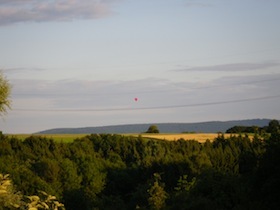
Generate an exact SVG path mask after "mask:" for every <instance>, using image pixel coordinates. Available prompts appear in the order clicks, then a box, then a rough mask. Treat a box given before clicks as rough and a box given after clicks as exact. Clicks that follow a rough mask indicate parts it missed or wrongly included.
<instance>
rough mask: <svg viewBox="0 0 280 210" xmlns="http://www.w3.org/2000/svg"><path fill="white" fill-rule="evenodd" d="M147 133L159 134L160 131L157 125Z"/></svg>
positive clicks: (151, 127)
mask: <svg viewBox="0 0 280 210" xmlns="http://www.w3.org/2000/svg"><path fill="white" fill-rule="evenodd" d="M146 133H159V129H158V127H157V126H156V125H151V126H150V127H149V128H148V130H147V131H146Z"/></svg>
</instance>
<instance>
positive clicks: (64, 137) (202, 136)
mask: <svg viewBox="0 0 280 210" xmlns="http://www.w3.org/2000/svg"><path fill="white" fill-rule="evenodd" d="M86 135H87V134H14V135H9V136H14V137H16V138H18V139H21V140H24V139H25V138H27V137H29V136H42V137H46V138H52V139H53V140H54V141H56V142H64V143H69V142H73V141H74V139H77V138H82V137H84V136H86ZM121 135H124V136H135V137H137V136H139V135H141V136H142V137H144V138H151V139H161V140H167V141H176V140H178V139H185V140H196V141H199V142H201V143H203V142H205V141H206V140H207V139H209V140H210V141H213V140H214V139H215V138H216V137H217V136H218V134H217V133H178V134H173V133H172V134H171V133H166V134H164V133H159V134H148V133H141V134H139V133H138V134H137V133H132V134H121ZM230 135H231V134H224V136H225V137H229V136H230Z"/></svg>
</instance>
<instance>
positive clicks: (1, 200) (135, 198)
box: [0, 120, 280, 210]
mask: <svg viewBox="0 0 280 210" xmlns="http://www.w3.org/2000/svg"><path fill="white" fill-rule="evenodd" d="M267 131H269V133H265V135H263V133H262V134H260V133H258V132H256V133H255V135H254V137H253V139H250V138H249V137H248V136H246V135H245V136H244V135H239V136H238V135H233V136H231V137H229V138H225V137H224V135H223V134H222V133H220V134H217V138H215V140H214V141H206V142H205V143H199V142H197V141H195V140H185V139H180V140H177V141H165V140H155V139H149V138H143V137H142V136H141V135H139V136H138V137H132V136H122V135H114V134H91V135H87V136H84V137H82V138H78V139H76V140H74V141H73V142H71V143H63V142H57V141H54V140H53V139H48V138H45V137H40V136H32V135H31V136H29V137H27V138H26V139H24V140H19V139H17V138H16V137H10V136H9V137H8V136H6V135H3V134H1V135H0V173H1V174H0V209H30V210H35V209H47V208H49V209H67V210H80V209H83V210H93V209H100V210H103V209H105V210H106V209H119V210H126V209H127V210H130V209H143V210H147V209H167V210H173V209H174V210H188V209H190V210H195V209H208V210H212V209H213V210H214V209H215V210H223V209H233V210H243V209H244V210H245V209H254V210H258V209H262V210H263V209H278V208H279V205H280V199H279V198H280V191H279V189H280V178H279V177H280V165H279V163H280V126H279V122H278V121H277V120H272V121H271V122H270V123H269V125H268V129H267ZM5 187H6V188H5ZM8 187H9V190H8ZM4 189H5V190H6V191H5V190H4ZM40 193H41V194H43V195H45V196H48V195H52V196H49V197H48V198H50V199H49V200H48V202H49V201H50V200H51V198H53V199H54V200H53V204H56V205H54V206H55V207H50V206H49V207H44V205H45V204H46V203H47V201H46V200H47V199H46V198H45V200H44V201H46V202H41V205H37V206H36V207H30V205H31V203H32V202H33V203H34V202H35V201H36V202H37V203H38V200H39V199H42V196H37V195H39V194H40ZM32 196H33V197H32ZM54 196H55V197H54ZM27 198H28V199H29V203H28V202H25V201H24V199H27ZM36 199H37V200H36ZM36 202H35V203H36ZM49 203H50V202H49ZM58 204H59V205H58Z"/></svg>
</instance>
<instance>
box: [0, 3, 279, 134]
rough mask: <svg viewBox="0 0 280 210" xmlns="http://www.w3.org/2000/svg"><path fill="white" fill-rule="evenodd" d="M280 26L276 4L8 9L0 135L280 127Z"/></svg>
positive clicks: (1, 20) (1, 21)
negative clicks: (6, 105) (180, 125)
mask: <svg viewBox="0 0 280 210" xmlns="http://www.w3.org/2000/svg"><path fill="white" fill-rule="evenodd" d="M279 20H280V1H279V0H226V1H225V0H45V1H40V0H0V46H1V48H0V69H1V71H2V73H3V75H4V76H5V77H6V78H7V79H8V80H9V82H10V84H11V85H12V91H11V97H10V99H11V100H12V109H11V110H10V111H8V113H7V114H6V115H4V116H1V118H2V119H0V130H2V131H3V132H4V133H11V134H16V133H34V132H38V131H42V130H46V129H52V128H76V127H91V126H106V125H122V124H135V123H147V124H154V123H169V122H186V123H187V122H206V121H227V120H242V119H255V118H269V119H280V111H279V106H280V93H279V90H280V38H279V37H280V27H279ZM135 98H137V100H135Z"/></svg>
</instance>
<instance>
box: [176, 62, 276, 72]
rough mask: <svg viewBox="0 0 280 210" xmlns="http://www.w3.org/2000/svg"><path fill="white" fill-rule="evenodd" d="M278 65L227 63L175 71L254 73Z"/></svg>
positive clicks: (270, 63) (269, 63) (274, 63)
mask: <svg viewBox="0 0 280 210" xmlns="http://www.w3.org/2000/svg"><path fill="white" fill-rule="evenodd" d="M279 65H280V63H277V62H273V61H270V62H263V63H228V64H221V65H211V66H195V67H189V68H184V69H179V70H175V71H178V72H189V71H197V72H199V71H224V72H227V71H229V72H234V71H254V70H259V69H267V68H271V67H276V66H279Z"/></svg>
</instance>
